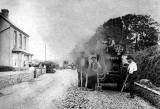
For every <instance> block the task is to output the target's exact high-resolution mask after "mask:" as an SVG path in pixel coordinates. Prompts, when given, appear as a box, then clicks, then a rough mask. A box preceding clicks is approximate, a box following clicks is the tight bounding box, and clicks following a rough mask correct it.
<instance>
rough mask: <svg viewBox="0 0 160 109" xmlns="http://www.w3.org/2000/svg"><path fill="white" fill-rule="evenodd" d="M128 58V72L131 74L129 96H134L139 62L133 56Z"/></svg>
mask: <svg viewBox="0 0 160 109" xmlns="http://www.w3.org/2000/svg"><path fill="white" fill-rule="evenodd" d="M127 60H128V63H129V66H128V74H129V78H128V81H129V92H130V96H128V97H129V98H134V94H135V93H134V81H135V79H136V72H137V64H136V63H135V62H134V58H133V57H132V56H130V55H129V56H127Z"/></svg>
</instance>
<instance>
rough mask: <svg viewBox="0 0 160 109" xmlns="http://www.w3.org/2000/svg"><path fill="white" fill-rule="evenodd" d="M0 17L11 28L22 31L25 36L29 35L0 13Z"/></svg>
mask: <svg viewBox="0 0 160 109" xmlns="http://www.w3.org/2000/svg"><path fill="white" fill-rule="evenodd" d="M0 17H1V18H3V19H4V20H5V21H6V22H8V23H9V24H10V25H11V26H12V27H13V28H15V29H16V30H18V31H20V32H21V33H23V34H24V35H25V36H27V37H30V36H29V35H28V34H27V33H25V32H24V31H22V30H21V29H19V28H18V27H17V26H16V25H15V24H13V23H12V22H11V21H10V20H9V19H7V18H5V17H4V16H3V15H1V14H0Z"/></svg>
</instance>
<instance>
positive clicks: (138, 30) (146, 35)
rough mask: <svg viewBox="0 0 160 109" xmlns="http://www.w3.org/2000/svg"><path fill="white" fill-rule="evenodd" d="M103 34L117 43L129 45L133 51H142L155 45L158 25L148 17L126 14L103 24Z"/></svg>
mask: <svg viewBox="0 0 160 109" xmlns="http://www.w3.org/2000/svg"><path fill="white" fill-rule="evenodd" d="M103 27H104V28H105V32H104V34H105V35H106V37H107V36H111V37H113V38H114V39H115V40H116V42H117V43H121V44H123V43H124V42H125V43H126V44H131V45H133V46H134V47H135V48H134V49H135V50H143V49H145V48H148V47H150V46H153V45H156V44H157V40H158V39H157V36H156V33H157V32H158V29H157V28H158V27H159V24H158V22H156V21H155V20H154V19H152V18H151V16H149V15H133V14H128V15H125V16H122V17H117V18H113V19H110V20H108V21H107V22H105V23H104V24H103Z"/></svg>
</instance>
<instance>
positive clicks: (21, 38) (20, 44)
mask: <svg viewBox="0 0 160 109" xmlns="http://www.w3.org/2000/svg"><path fill="white" fill-rule="evenodd" d="M19 36H20V48H22V34H19Z"/></svg>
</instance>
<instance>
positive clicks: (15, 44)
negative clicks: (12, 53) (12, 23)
mask: <svg viewBox="0 0 160 109" xmlns="http://www.w3.org/2000/svg"><path fill="white" fill-rule="evenodd" d="M14 47H15V48H16V47H17V31H14Z"/></svg>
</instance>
